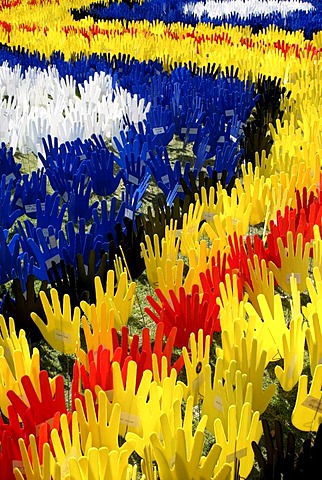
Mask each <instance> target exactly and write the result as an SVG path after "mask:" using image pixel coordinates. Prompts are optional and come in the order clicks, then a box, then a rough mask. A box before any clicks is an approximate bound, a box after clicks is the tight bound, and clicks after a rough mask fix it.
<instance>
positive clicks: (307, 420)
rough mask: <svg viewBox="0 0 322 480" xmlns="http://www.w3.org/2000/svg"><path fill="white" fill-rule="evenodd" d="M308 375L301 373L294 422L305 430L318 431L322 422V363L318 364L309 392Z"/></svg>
mask: <svg viewBox="0 0 322 480" xmlns="http://www.w3.org/2000/svg"><path fill="white" fill-rule="evenodd" d="M307 388H308V377H307V375H301V376H300V379H299V385H298V390H297V397H296V403H295V407H294V410H293V413H292V423H293V425H294V427H295V428H298V429H299V430H303V431H304V432H316V431H317V429H318V428H319V425H320V423H321V422H322V365H317V367H316V368H315V371H314V375H313V380H312V383H311V387H310V390H309V393H307Z"/></svg>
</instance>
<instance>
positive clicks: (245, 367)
mask: <svg viewBox="0 0 322 480" xmlns="http://www.w3.org/2000/svg"><path fill="white" fill-rule="evenodd" d="M234 358H235V360H236V363H237V369H238V370H240V371H241V372H242V374H243V373H246V374H247V378H248V381H249V382H251V383H252V384H253V391H254V392H256V395H254V398H253V404H252V408H253V410H254V411H256V410H258V411H259V412H260V413H263V412H264V411H265V410H266V408H267V406H268V404H269V402H270V400H271V398H272V396H273V395H274V393H275V390H276V386H275V385H274V384H271V385H269V387H268V388H266V390H263V377H264V370H265V367H266V364H267V360H266V359H267V352H266V351H265V350H262V349H261V348H259V347H258V340H257V339H256V338H253V339H251V341H250V342H249V341H248V342H247V339H246V338H242V339H241V341H240V345H234Z"/></svg>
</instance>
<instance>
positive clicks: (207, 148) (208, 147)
mask: <svg viewBox="0 0 322 480" xmlns="http://www.w3.org/2000/svg"><path fill="white" fill-rule="evenodd" d="M210 149H211V145H207V146H206V152H207V153H208V152H210Z"/></svg>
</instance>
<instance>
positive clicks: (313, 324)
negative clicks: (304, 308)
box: [305, 300, 322, 376]
mask: <svg viewBox="0 0 322 480" xmlns="http://www.w3.org/2000/svg"><path fill="white" fill-rule="evenodd" d="M317 305H318V307H319V309H321V308H322V301H321V300H320V301H319V302H318V304H317ZM320 312H321V310H318V313H317V312H314V313H312V315H311V316H310V317H309V328H307V329H306V331H305V336H306V342H307V346H308V349H309V356H310V370H311V375H312V376H313V375H314V372H315V368H316V367H317V366H318V365H319V364H321V363H322V328H321V313H320Z"/></svg>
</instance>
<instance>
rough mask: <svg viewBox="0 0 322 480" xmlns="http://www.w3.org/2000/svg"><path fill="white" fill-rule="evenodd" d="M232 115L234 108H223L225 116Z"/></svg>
mask: <svg viewBox="0 0 322 480" xmlns="http://www.w3.org/2000/svg"><path fill="white" fill-rule="evenodd" d="M233 115H235V110H234V109H233V108H231V109H230V110H225V116H226V117H232V116H233Z"/></svg>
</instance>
